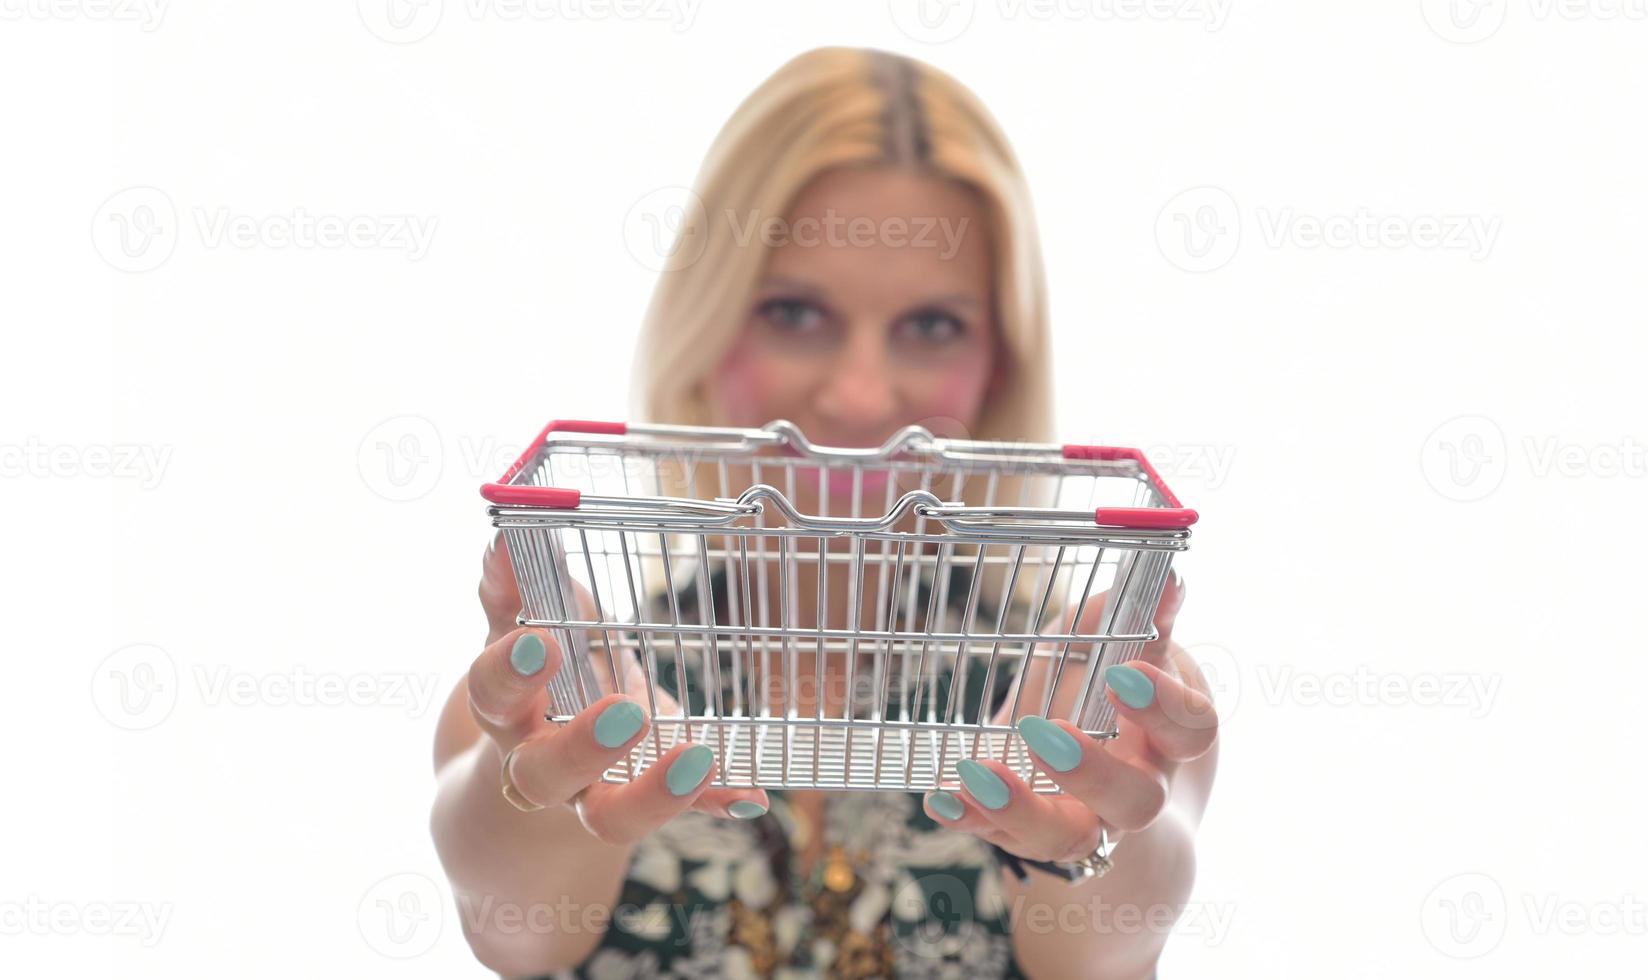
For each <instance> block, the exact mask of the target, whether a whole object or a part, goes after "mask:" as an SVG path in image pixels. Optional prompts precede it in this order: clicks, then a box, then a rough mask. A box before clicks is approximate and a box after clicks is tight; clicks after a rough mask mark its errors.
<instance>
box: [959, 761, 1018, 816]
mask: <svg viewBox="0 0 1648 980" xmlns="http://www.w3.org/2000/svg"><path fill="white" fill-rule="evenodd" d="M956 772H958V773H960V774H961V783H962V785H963V786H966V787H967V792H968V793H970V794H971V795H972V797H973V799H975V800H978V801H979V805H980V806H983V807H986V808H988V809H991V810H1000V809H1001V808H1002V807H1004V806H1006V805H1007V801H1008V800H1009V799H1010V798H1011V797H1012V795H1013V794H1012V793H1011V792H1010V791H1009V790H1008V789H1007V784H1006V783H1004V782H1002V781H1001V777H1000V776H998V775H996V774H995V773H993V772H991V771H990V770H989V769H987V768H985V767H984V766H981V765H979V764H978V763H977V762H974V761H973V760H972V759H962V760H961V761H960V762H957V763H956Z"/></svg>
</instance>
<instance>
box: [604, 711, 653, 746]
mask: <svg viewBox="0 0 1648 980" xmlns="http://www.w3.org/2000/svg"><path fill="white" fill-rule="evenodd" d="M641 717H642V715H641V706H640V705H638V704H636V703H635V702H634V701H614V702H612V703H611V704H609V705H607V706H606V708H605V709H604V710H602V712H601V713H600V714H598V715H596V716H595V741H597V742H600V743H601V744H602V745H603V746H605V747H606V748H609V749H615V748H617V747H618V746H620V745H623V744H624V743H625V742H627V741H629V740H630V739H632V738H634V737H635V733H636V732H638V731H640V730H641Z"/></svg>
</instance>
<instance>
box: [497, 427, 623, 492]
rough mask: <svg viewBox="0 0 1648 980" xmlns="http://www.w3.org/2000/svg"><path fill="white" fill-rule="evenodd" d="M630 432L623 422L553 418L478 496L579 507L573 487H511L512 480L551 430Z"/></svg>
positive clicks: (589, 432)
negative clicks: (494, 481) (569, 488)
mask: <svg viewBox="0 0 1648 980" xmlns="http://www.w3.org/2000/svg"><path fill="white" fill-rule="evenodd" d="M627 431H629V427H628V425H626V424H625V423H623V422H590V421H586V420H584V419H556V420H555V421H553V422H551V423H549V424H548V425H546V426H544V427H543V430H542V431H540V432H539V433H538V437H537V438H536V439H534V440H532V441H531V442H529V443H527V445H526V448H525V449H523V450H521V455H519V456H517V457H516V458H515V462H513V463H511V464H509V469H507V470H504V475H503V476H500V477H498V480H497V482H496V483H488V484H484V485H483V486H482V487H481V496H482V497H485V498H486V499H487V500H489V501H491V502H492V503H495V504H517V505H521V506H526V507H553V508H559V509H568V508H572V507H576V506H578V499H579V493H578V491H576V490H563V489H561V488H560V487H518V486H511V485H510V482H509V481H511V480H513V479H515V478H516V477H517V476H519V475H520V474H521V471H522V470H524V469H526V464H527V463H528V462H530V461H531V460H532V456H533V454H534V453H536V452H537V451H538V447H539V446H542V445H543V444H544V442H545V441H546V440H547V439H549V437H550V434H551V433H554V432H584V433H588V434H590V435H602V436H621V435H623V434H624V433H625V432H627Z"/></svg>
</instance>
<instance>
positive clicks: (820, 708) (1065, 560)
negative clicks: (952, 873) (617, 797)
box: [482, 421, 1196, 793]
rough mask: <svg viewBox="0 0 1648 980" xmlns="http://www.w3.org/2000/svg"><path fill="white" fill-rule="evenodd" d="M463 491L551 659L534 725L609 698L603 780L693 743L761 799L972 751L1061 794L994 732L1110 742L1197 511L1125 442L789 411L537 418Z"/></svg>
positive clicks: (935, 764) (917, 772)
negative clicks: (872, 442)
mask: <svg viewBox="0 0 1648 980" xmlns="http://www.w3.org/2000/svg"><path fill="white" fill-rule="evenodd" d="M482 495H483V496H484V497H485V498H486V499H487V500H488V501H489V502H490V504H491V506H490V507H489V508H488V513H489V514H490V516H491V518H492V523H493V524H494V526H496V527H498V528H501V529H502V530H503V533H504V537H505V539H506V542H507V545H508V550H509V555H510V560H511V562H512V563H513V565H514V570H515V575H516V578H517V579H518V580H519V583H520V587H521V596H522V601H523V607H524V608H523V609H522V611H521V614H520V617H519V618H520V622H521V623H522V624H525V625H532V626H541V627H546V628H548V629H549V630H551V631H552V633H553V634H554V635H555V636H556V637H557V639H558V640H559V641H560V644H561V648H562V650H563V651H564V660H563V665H562V668H561V670H560V671H559V672H558V673H557V674H556V676H555V677H554V678H552V679H551V680H550V681H549V685H548V687H549V709H548V713H547V718H548V720H550V721H552V722H557V723H562V724H564V723H565V722H567V721H569V720H571V719H572V717H573V716H574V715H576V714H577V713H578V712H580V711H581V710H583V709H584V708H585V707H587V706H588V705H590V704H591V703H593V702H594V701H596V700H598V699H600V698H601V697H603V696H605V695H606V694H607V693H610V692H611V691H614V690H616V691H620V692H622V693H624V694H626V695H629V696H631V697H634V698H636V699H637V700H639V701H640V702H641V703H642V704H644V705H645V706H646V707H647V710H648V714H649V715H650V717H651V718H652V728H651V731H650V732H649V733H648V734H647V736H646V737H645V738H643V740H642V741H641V742H640V743H639V744H638V745H637V746H636V747H635V748H634V749H633V750H632V751H631V752H630V754H629V755H628V757H626V758H624V759H622V760H620V761H619V762H618V763H617V764H615V765H614V766H612V767H611V768H610V769H609V770H608V771H607V772H606V774H605V776H604V778H605V779H606V780H607V781H610V782H624V781H628V780H631V779H634V778H635V777H636V776H637V775H638V774H640V773H641V772H643V771H644V770H645V769H646V768H647V767H648V766H650V765H652V764H654V763H655V762H656V760H657V759H658V758H659V757H660V756H662V755H663V754H664V753H666V752H668V751H669V750H670V749H671V748H672V747H673V746H675V745H676V744H678V743H680V742H682V741H692V742H700V743H704V744H707V745H709V746H710V747H711V748H712V749H714V750H715V752H716V756H717V759H718V760H719V763H720V764H719V767H718V772H717V775H716V777H715V783H716V784H718V785H725V786H762V787H767V788H777V789H825V790H832V789H833V790H849V789H850V790H893V791H903V792H914V791H921V790H926V789H931V788H934V787H944V788H952V789H953V788H955V787H956V786H958V785H959V780H958V777H957V776H956V772H955V763H956V762H957V761H958V760H960V759H965V758H985V757H989V758H994V759H998V760H1001V761H1002V762H1004V763H1006V764H1007V765H1008V766H1010V767H1012V768H1013V769H1014V770H1015V771H1017V772H1018V773H1019V774H1020V775H1022V776H1023V777H1024V778H1025V779H1026V781H1027V782H1029V784H1030V785H1031V786H1032V787H1033V788H1034V789H1035V790H1036V791H1037V792H1042V793H1056V792H1058V791H1059V790H1058V787H1057V785H1056V784H1054V783H1053V782H1052V780H1051V779H1049V778H1048V777H1047V776H1046V774H1045V773H1042V772H1040V771H1039V770H1038V769H1037V768H1036V767H1035V765H1034V763H1033V760H1032V758H1031V757H1030V756H1029V755H1028V753H1027V752H1026V749H1025V746H1024V743H1023V741H1022V739H1021V738H1020V736H1019V734H1018V731H1017V729H1016V728H1015V727H1014V726H1013V724H1012V721H1013V720H1014V719H1017V718H1019V717H1021V716H1023V715H1025V714H1040V715H1043V716H1045V717H1057V718H1063V719H1068V720H1070V721H1072V722H1074V723H1075V724H1076V725H1077V727H1079V728H1080V729H1081V730H1082V731H1084V732H1086V733H1088V734H1089V735H1092V736H1094V737H1096V738H1108V737H1114V735H1115V734H1116V729H1115V720H1114V708H1113V706H1112V705H1111V703H1110V702H1109V700H1108V699H1107V698H1106V697H1105V696H1104V692H1103V690H1102V687H1103V685H1102V680H1101V679H1100V672H1101V670H1102V668H1103V667H1105V666H1107V665H1109V664H1113V663H1118V662H1121V661H1124V660H1127V659H1130V658H1132V657H1134V656H1136V655H1137V654H1138V652H1139V651H1140V649H1141V648H1142V647H1143V646H1144V644H1146V643H1147V642H1149V641H1151V640H1153V639H1155V638H1156V633H1155V631H1154V628H1153V627H1152V619H1153V616H1154V613H1155V609H1156V605H1157V603H1158V601H1159V600H1160V598H1161V593H1162V589H1163V586H1164V584H1165V582H1166V580H1167V574H1168V569H1169V566H1170V565H1171V563H1172V561H1173V556H1174V555H1175V554H1176V553H1178V552H1180V551H1183V550H1185V548H1186V547H1187V546H1188V543H1189V538H1190V531H1189V527H1190V525H1191V524H1193V523H1194V522H1195V520H1196V513H1195V511H1192V510H1189V509H1186V508H1184V507H1182V506H1181V505H1180V503H1179V501H1178V499H1177V498H1176V497H1174V496H1173V493H1172V492H1171V491H1170V490H1169V489H1168V488H1167V486H1166V485H1165V484H1164V483H1163V482H1162V480H1161V477H1160V476H1159V475H1158V474H1157V473H1156V471H1155V469H1154V468H1153V467H1152V466H1151V464H1150V462H1149V460H1148V459H1147V458H1146V457H1145V456H1144V454H1143V453H1141V452H1139V451H1138V450H1134V449H1122V448H1114V447H1104V446H1069V445H1066V446H1060V445H1044V444H1024V443H1005V442H979V441H971V440H959V439H945V438H939V437H936V436H934V435H933V434H932V433H931V432H929V431H928V430H926V429H924V428H921V427H919V426H910V427H907V428H905V429H902V430H900V431H899V432H898V433H896V434H895V435H894V436H892V437H891V438H890V439H888V441H887V442H886V443H885V444H884V445H881V446H879V447H874V448H841V447H830V446H815V445H813V444H812V443H810V442H808V441H807V438H806V437H805V436H804V435H803V434H802V432H801V431H800V430H799V429H798V428H797V427H796V426H795V425H793V424H791V423H789V422H786V421H776V422H772V423H769V424H768V425H766V426H763V427H762V428H759V429H735V428H700V427H689V426H677V425H639V424H637V425H625V424H623V423H606V422H580V421H556V422H551V423H550V424H549V425H548V426H546V427H545V428H544V429H543V431H542V432H541V433H540V434H539V435H538V437H537V438H535V439H534V440H533V441H532V442H531V444H529V445H528V446H527V447H526V450H525V452H523V453H522V454H521V457H520V458H519V459H518V460H517V461H516V462H515V464H514V465H513V466H511V467H510V468H509V470H508V471H507V472H506V473H505V474H504V475H503V477H502V478H500V479H499V481H498V482H496V483H489V484H487V485H486V486H485V487H483V488H482Z"/></svg>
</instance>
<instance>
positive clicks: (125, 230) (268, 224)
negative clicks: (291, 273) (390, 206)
mask: <svg viewBox="0 0 1648 980" xmlns="http://www.w3.org/2000/svg"><path fill="white" fill-rule="evenodd" d="M187 216H188V218H189V219H190V220H189V221H188V222H187V223H185V222H183V221H180V220H179V215H178V211H177V208H176V207H175V206H174V205H173V203H172V199H171V197H170V196H168V195H167V194H166V192H164V191H162V190H160V189H158V188H155V187H128V188H126V189H125V190H122V191H117V192H115V193H114V194H111V195H110V196H109V197H108V199H107V200H105V201H104V202H103V204H102V206H101V207H99V208H98V209H97V213H96V214H94V215H93V216H92V227H91V235H92V245H93V247H94V248H96V250H97V254H98V255H100V256H102V257H103V261H105V262H107V263H108V264H109V265H110V266H112V267H113V268H116V269H119V270H120V271H122V272H150V271H152V270H154V269H158V268H160V266H162V265H164V264H165V263H166V261H167V260H168V259H170V258H171V257H172V253H173V252H175V251H176V250H177V243H178V239H179V238H181V237H183V235H184V233H185V231H186V230H187V229H189V228H192V230H193V232H194V234H195V236H196V237H198V239H199V241H200V244H201V246H202V247H204V248H209V249H217V248H222V247H224V246H230V247H233V248H238V249H254V248H259V249H268V250H277V249H299V250H304V251H309V250H316V249H319V250H324V251H337V250H342V249H350V250H356V251H364V250H368V249H374V250H382V251H394V252H402V253H404V254H405V255H406V256H407V258H408V259H409V260H411V261H413V262H417V261H420V260H421V259H423V258H424V257H425V256H426V255H428V254H429V249H430V245H431V244H432V243H433V241H434V237H435V227H436V224H437V222H438V219H437V218H436V217H435V216H433V215H416V214H347V215H345V214H326V213H314V212H311V211H309V210H308V209H307V208H303V207H295V208H291V209H290V210H287V211H284V212H277V213H274V214H257V215H254V214H246V213H241V212H237V211H235V210H233V209H231V208H228V207H221V206H219V207H212V208H206V207H193V208H190V209H189V210H188V213H187Z"/></svg>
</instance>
